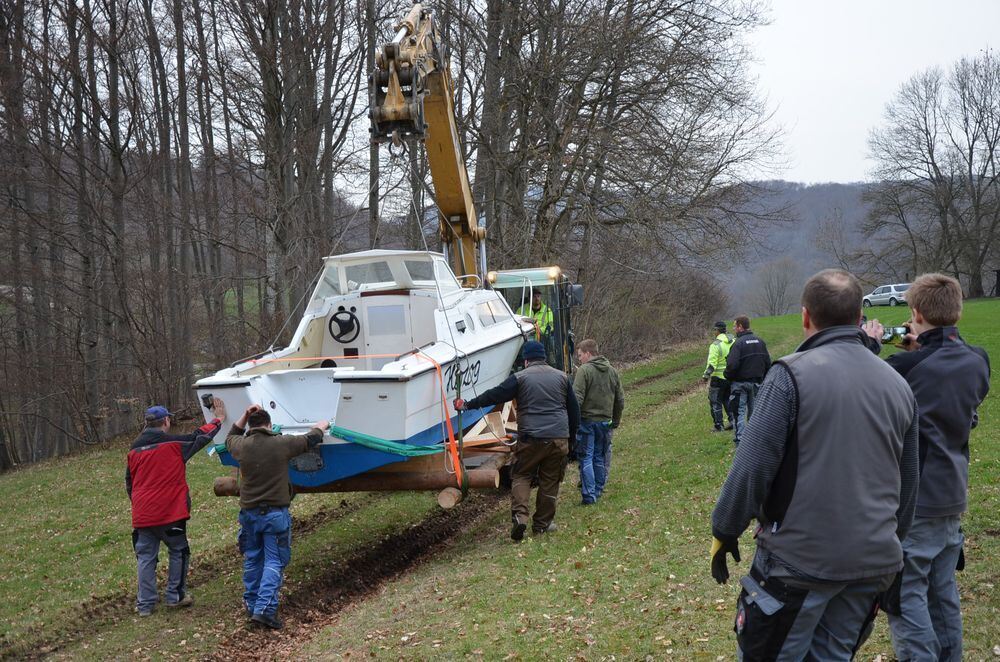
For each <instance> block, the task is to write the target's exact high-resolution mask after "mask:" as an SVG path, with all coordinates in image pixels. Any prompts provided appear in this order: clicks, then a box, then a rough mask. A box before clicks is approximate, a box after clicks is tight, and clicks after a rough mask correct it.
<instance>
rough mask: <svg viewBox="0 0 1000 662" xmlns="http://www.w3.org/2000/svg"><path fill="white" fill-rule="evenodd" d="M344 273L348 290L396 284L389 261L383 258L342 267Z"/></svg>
mask: <svg viewBox="0 0 1000 662" xmlns="http://www.w3.org/2000/svg"><path fill="white" fill-rule="evenodd" d="M344 275H345V276H346V277H347V291H348V292H353V291H355V290H367V289H371V288H375V287H385V286H393V285H395V284H396V279H395V278H393V277H392V270H391V269H389V263H388V262H386V261H385V260H376V261H374V262H363V263H361V264H351V265H348V266H347V267H344Z"/></svg>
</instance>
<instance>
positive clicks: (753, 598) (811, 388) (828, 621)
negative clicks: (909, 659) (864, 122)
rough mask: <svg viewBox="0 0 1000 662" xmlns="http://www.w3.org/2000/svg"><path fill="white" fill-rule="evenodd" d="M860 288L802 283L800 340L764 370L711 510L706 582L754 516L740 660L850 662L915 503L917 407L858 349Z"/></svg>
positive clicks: (817, 279)
mask: <svg viewBox="0 0 1000 662" xmlns="http://www.w3.org/2000/svg"><path fill="white" fill-rule="evenodd" d="M861 297H862V291H861V285H860V284H859V283H858V281H857V279H856V278H854V276H852V275H851V274H849V273H847V272H845V271H840V270H833V269H830V270H826V271H821V272H819V273H818V274H816V275H815V276H813V277H812V278H810V279H809V281H808V282H807V283H806V286H805V290H804V291H803V294H802V306H803V310H802V323H803V328H804V330H805V335H806V340H805V342H803V343H802V344H801V345H800V346H799V348H798V350H797V351H796V352H795V353H794V354H791V355H789V356H786V357H784V358H783V359H781V360H779V361H778V362H776V363H775V364H774V367H773V368H772V369H771V370H770V371H769V372H768V374H767V378H766V379H765V380H764V383H763V384H762V386H761V388H760V397H759V398H758V401H757V406H756V408H755V410H754V415H753V417H752V418H751V419H750V421H749V423H748V424H747V427H746V430H745V432H744V436H743V439H742V442H741V443H740V445H739V446H738V447H737V449H736V455H735V457H734V458H733V465H732V468H731V469H730V471H729V476H728V478H727V479H726V482H725V485H724V486H723V488H722V493H721V494H720V496H719V500H718V502H717V503H716V506H715V510H714V511H713V513H712V535H713V541H712V552H711V557H712V576H713V577H715V579H716V581H718V582H720V583H723V582H725V581H726V580H727V579H728V578H729V570H728V568H727V566H726V554H727V553H728V554H732V555H733V557H734V558H735V559H736V560H737V561H739V559H740V557H739V547H738V545H737V540H738V538H739V536H740V534H741V533H742V532H743V530H744V529H745V528H746V527H747V525H748V524H749V523H750V521H751V520H752V519H753V518H756V519H757V521H758V523H759V527H758V528H757V532H756V534H755V538H756V542H757V552H756V555H755V557H754V560H753V564H752V566H751V568H750V573H749V575H748V576H746V577H743V578H742V579H741V580H740V584H741V585H742V587H743V590H742V592H741V593H740V597H739V599H738V601H737V612H736V621H735V630H736V638H737V642H738V645H739V649H740V652H741V653H742V657H743V659H748V660H774V659H779V660H786V659H787V660H802V659H811V660H848V659H851V658H852V656H853V654H854V652H855V651H857V649H858V648H859V647H860V646H861V644H862V643H864V641H865V639H866V638H867V636H868V634H869V633H870V631H871V625H872V622H873V621H874V618H875V613H876V601H877V596H878V594H879V593H880V592H881V591H884V590H885V589H886V588H888V587H889V585H890V584H891V583H892V580H893V578H894V577H895V575H896V573H897V572H899V570H900V568H902V566H903V551H902V544H901V541H902V540H903V539H904V538H905V537H906V533H907V531H908V529H909V527H910V523H911V522H912V521H913V511H914V507H915V504H916V500H917V481H918V465H919V459H918V442H917V411H916V402H915V400H914V398H913V394H912V393H911V392H910V388H909V386H907V384H906V382H905V381H904V380H903V378H902V377H900V376H899V375H898V374H896V372H895V371H893V370H892V368H890V367H889V366H887V365H886V364H885V362H883V361H880V360H879V359H878V357H876V356H875V355H874V354H873V353H872V352H871V350H870V349H869V348H868V347H867V345H866V344H865V341H864V338H863V334H864V332H863V331H862V330H861V328H859V327H858V320H859V319H860V317H861Z"/></svg>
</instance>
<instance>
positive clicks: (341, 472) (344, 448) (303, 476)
mask: <svg viewBox="0 0 1000 662" xmlns="http://www.w3.org/2000/svg"><path fill="white" fill-rule="evenodd" d="M491 409H492V407H487V408H485V409H474V410H471V411H466V412H463V413H462V427H464V428H465V429H466V430H468V429H469V428H471V427H472V426H473V425H475V424H476V423H478V422H479V420H480V419H481V418H482V417H483V416H485V415H486V414H487V413H488V412H489V411H490V410H491ZM451 423H452V425H453V426H457V425H458V417H457V416H453V417H452V419H451ZM443 427H444V426H443V425H441V424H438V425H434V426H432V427H429V428H427V429H426V430H424V431H423V432H418V433H417V434H415V435H413V436H412V437H410V438H408V439H405V440H402V439H400V440H394V441H400V442H402V443H407V444H410V445H412V446H432V445H434V444H437V443H440V442H441V441H443V437H442V434H441V433H442V429H443ZM319 452H320V454H321V455H322V457H323V468H322V469H320V470H318V471H309V472H305V471H298V470H296V469H293V468H291V467H289V468H288V476H289V478H290V479H291V481H292V485H296V486H300V487H319V486H320V485H326V484H327V483H332V482H333V481H335V480H340V479H341V478H350V477H351V476H356V475H358V474H361V473H364V472H366V471H371V470H372V469H377V468H378V467H381V466H384V465H386V464H392V463H393V462H404V461H407V460H408V459H409V458H406V457H402V456H400V455H394V454H392V453H383V452H382V451H376V450H372V449H370V448H366V447H364V446H361V445H359V444H323V445H321V446H319ZM219 459H220V460H221V461H222V463H223V464H225V465H228V466H231V467H237V466H239V463H238V462H237V461H236V460H234V459H233V456H232V455H230V454H229V453H228V452H226V451H221V452H220V453H219Z"/></svg>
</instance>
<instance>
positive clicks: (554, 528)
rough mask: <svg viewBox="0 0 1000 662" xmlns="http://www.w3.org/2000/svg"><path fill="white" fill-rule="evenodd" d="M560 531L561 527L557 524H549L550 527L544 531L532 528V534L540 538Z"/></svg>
mask: <svg viewBox="0 0 1000 662" xmlns="http://www.w3.org/2000/svg"><path fill="white" fill-rule="evenodd" d="M558 530H559V526H558V525H557V524H556V523H555V522H549V525H548V526H547V527H545V528H544V529H536V528H535V527H531V534H532V535H535V536H540V535H542V534H543V533H555V532H556V531H558Z"/></svg>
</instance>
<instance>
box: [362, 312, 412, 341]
mask: <svg viewBox="0 0 1000 662" xmlns="http://www.w3.org/2000/svg"><path fill="white" fill-rule="evenodd" d="M405 333H406V308H405V307H404V306H370V307H369V308H368V335H369V336H401V335H403V334H405Z"/></svg>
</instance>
